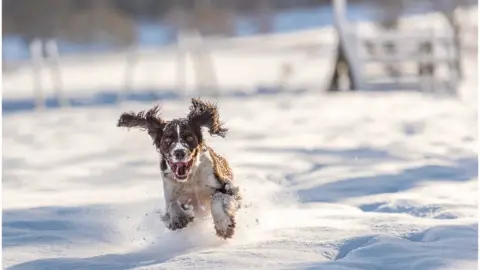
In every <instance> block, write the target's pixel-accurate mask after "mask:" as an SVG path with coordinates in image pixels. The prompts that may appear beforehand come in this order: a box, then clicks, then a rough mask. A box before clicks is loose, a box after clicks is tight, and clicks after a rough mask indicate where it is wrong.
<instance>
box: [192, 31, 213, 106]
mask: <svg viewBox="0 0 480 270" xmlns="http://www.w3.org/2000/svg"><path fill="white" fill-rule="evenodd" d="M190 41H191V43H189V44H192V43H193V45H192V47H193V48H190V52H191V56H192V60H193V68H194V71H195V77H196V79H197V84H198V85H199V87H198V91H199V92H200V94H207V95H211V96H214V97H217V96H218V95H219V91H218V80H217V74H216V70H215V66H214V63H213V58H212V56H211V55H210V51H209V49H208V44H205V42H204V39H203V36H202V35H201V33H200V32H199V31H198V30H196V31H193V32H191V34H190Z"/></svg>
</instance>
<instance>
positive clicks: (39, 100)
mask: <svg viewBox="0 0 480 270" xmlns="http://www.w3.org/2000/svg"><path fill="white" fill-rule="evenodd" d="M30 57H31V60H32V63H31V64H32V82H33V95H34V99H35V101H34V103H35V105H34V106H35V108H36V109H37V110H43V109H45V101H44V97H43V88H42V74H41V69H42V65H43V44H42V41H41V40H40V39H34V40H33V41H32V42H31V43H30Z"/></svg>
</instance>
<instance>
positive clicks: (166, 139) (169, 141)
mask: <svg viewBox="0 0 480 270" xmlns="http://www.w3.org/2000/svg"><path fill="white" fill-rule="evenodd" d="M164 140H165V142H166V143H171V142H172V138H170V137H167V138H165V139H164Z"/></svg>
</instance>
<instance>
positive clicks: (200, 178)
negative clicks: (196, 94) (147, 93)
mask: <svg viewBox="0 0 480 270" xmlns="http://www.w3.org/2000/svg"><path fill="white" fill-rule="evenodd" d="M190 110H191V111H190V114H189V115H188V117H187V118H181V119H174V120H171V121H168V122H167V121H164V120H163V119H161V118H160V117H159V116H158V115H157V114H158V107H154V108H153V109H151V110H149V111H148V112H147V113H146V114H145V113H144V112H140V113H138V114H134V113H124V114H122V116H121V117H120V119H119V122H118V124H117V126H119V127H120V126H121V127H128V128H130V127H140V128H144V129H146V130H147V131H148V134H149V135H150V137H151V138H152V140H153V142H154V144H155V146H156V148H157V150H158V151H159V152H160V169H161V171H162V177H163V187H164V196H165V206H166V211H165V212H166V213H165V215H164V216H163V220H164V221H165V222H166V224H167V227H168V228H169V229H171V230H177V229H182V228H184V227H186V226H187V225H188V224H189V223H190V222H192V221H194V220H195V219H198V218H203V217H206V216H208V214H211V216H212V218H213V221H214V226H215V230H216V232H217V235H218V236H219V237H222V238H231V237H232V236H233V234H234V231H235V225H236V224H235V213H236V211H237V210H238V209H239V208H240V206H241V203H240V202H241V196H240V194H239V192H238V188H237V187H235V186H234V185H233V173H232V170H231V168H230V166H229V164H228V162H227V160H226V159H224V158H223V157H222V156H220V155H218V154H217V153H216V152H215V151H214V150H213V149H212V148H210V147H209V146H207V145H206V143H205V141H204V139H203V135H202V131H201V128H202V127H208V128H209V132H210V134H211V135H220V136H222V137H223V136H225V133H226V131H227V129H225V128H223V127H222V126H221V124H220V122H219V119H218V111H217V108H216V106H214V105H213V104H211V103H205V102H202V101H200V100H198V99H193V100H192V107H191V108H190Z"/></svg>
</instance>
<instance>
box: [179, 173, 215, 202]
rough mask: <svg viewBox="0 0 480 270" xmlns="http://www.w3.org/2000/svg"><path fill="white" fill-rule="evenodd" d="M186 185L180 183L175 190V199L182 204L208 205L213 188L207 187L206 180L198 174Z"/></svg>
mask: <svg viewBox="0 0 480 270" xmlns="http://www.w3.org/2000/svg"><path fill="white" fill-rule="evenodd" d="M193 176H194V177H192V179H189V180H188V181H187V182H186V183H182V184H181V185H180V186H179V187H178V189H177V198H178V199H179V201H181V202H182V203H190V204H196V205H205V204H209V200H210V197H211V195H212V194H213V193H214V191H215V188H214V187H212V186H211V185H209V181H208V179H206V178H204V177H199V176H201V175H200V174H196V175H193Z"/></svg>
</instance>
